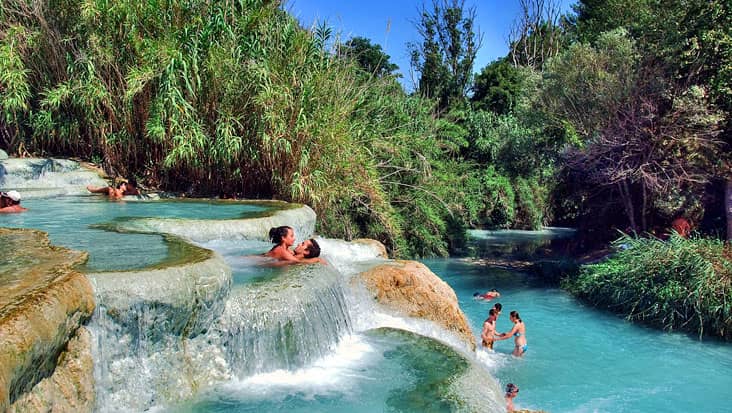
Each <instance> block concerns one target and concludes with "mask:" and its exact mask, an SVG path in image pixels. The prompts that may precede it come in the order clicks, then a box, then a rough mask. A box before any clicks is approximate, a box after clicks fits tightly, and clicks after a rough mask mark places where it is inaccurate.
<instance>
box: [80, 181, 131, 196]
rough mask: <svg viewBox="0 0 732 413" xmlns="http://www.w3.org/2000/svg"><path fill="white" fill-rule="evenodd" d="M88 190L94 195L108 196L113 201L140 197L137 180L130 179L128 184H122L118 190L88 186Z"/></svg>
mask: <svg viewBox="0 0 732 413" xmlns="http://www.w3.org/2000/svg"><path fill="white" fill-rule="evenodd" d="M86 190H87V191H89V192H91V193H93V194H104V195H108V196H109V197H110V198H111V199H119V198H122V197H123V196H126V195H140V190H139V189H137V180H136V179H135V178H130V180H129V181H127V182H120V183H119V184H118V185H117V188H115V187H112V186H102V187H98V186H92V185H87V187H86Z"/></svg>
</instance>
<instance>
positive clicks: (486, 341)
mask: <svg viewBox="0 0 732 413" xmlns="http://www.w3.org/2000/svg"><path fill="white" fill-rule="evenodd" d="M496 317H497V315H496V309H495V308H491V309H490V311H488V318H487V319H486V320H485V321H484V322H483V331H482V332H481V333H480V338H481V340H482V345H483V347H485V348H489V349H491V350H493V340H494V337H493V336H494V335H495V334H496Z"/></svg>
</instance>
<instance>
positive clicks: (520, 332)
mask: <svg viewBox="0 0 732 413" xmlns="http://www.w3.org/2000/svg"><path fill="white" fill-rule="evenodd" d="M509 318H510V319H511V322H513V328H512V329H511V331H509V332H508V333H501V334H500V335H499V336H498V337H496V341H498V340H508V339H509V338H511V337H515V340H514V344H515V346H514V349H513V353H511V354H513V355H514V356H516V357H521V356H523V355H524V353H526V350H528V349H529V345H528V343H527V341H526V326H525V325H524V322H523V321H522V320H521V316H519V313H518V311H511V313H510V315H509Z"/></svg>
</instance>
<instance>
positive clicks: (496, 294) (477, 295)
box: [473, 288, 501, 301]
mask: <svg viewBox="0 0 732 413" xmlns="http://www.w3.org/2000/svg"><path fill="white" fill-rule="evenodd" d="M500 296H501V293H499V292H498V290H496V289H495V288H493V289H492V290H490V291H488V292H485V293H483V294H481V293H479V292H477V291H476V292H475V293H474V294H473V298H475V299H476V300H486V301H490V300H492V299H494V298H497V297H500Z"/></svg>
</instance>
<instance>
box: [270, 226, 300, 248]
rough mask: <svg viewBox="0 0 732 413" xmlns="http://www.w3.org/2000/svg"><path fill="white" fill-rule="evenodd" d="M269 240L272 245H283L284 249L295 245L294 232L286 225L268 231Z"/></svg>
mask: <svg viewBox="0 0 732 413" xmlns="http://www.w3.org/2000/svg"><path fill="white" fill-rule="evenodd" d="M269 239H270V240H271V241H272V243H273V244H277V245H279V244H285V246H286V247H290V246H291V245H292V244H294V243H295V231H294V230H293V229H292V227H289V226H287V225H283V226H281V227H273V228H270V229H269Z"/></svg>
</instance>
